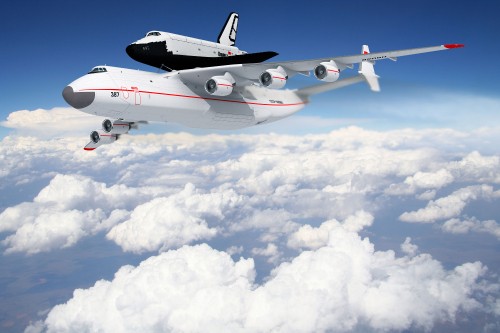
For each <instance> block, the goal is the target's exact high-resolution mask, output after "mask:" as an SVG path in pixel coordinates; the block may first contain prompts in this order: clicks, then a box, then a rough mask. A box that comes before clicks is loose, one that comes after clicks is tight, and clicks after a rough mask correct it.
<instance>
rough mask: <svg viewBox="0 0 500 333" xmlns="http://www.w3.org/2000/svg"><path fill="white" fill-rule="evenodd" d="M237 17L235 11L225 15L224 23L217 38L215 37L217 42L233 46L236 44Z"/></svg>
mask: <svg viewBox="0 0 500 333" xmlns="http://www.w3.org/2000/svg"><path fill="white" fill-rule="evenodd" d="M238 17H239V15H238V14H237V13H234V12H233V13H231V14H229V16H228V17H227V20H226V23H225V24H224V26H223V27H222V30H221V31H220V34H219V38H217V43H219V44H222V45H227V46H234V45H235V44H236V31H237V29H238Z"/></svg>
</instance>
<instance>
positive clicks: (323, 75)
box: [314, 61, 340, 82]
mask: <svg viewBox="0 0 500 333" xmlns="http://www.w3.org/2000/svg"><path fill="white" fill-rule="evenodd" d="M314 76H316V78H317V79H318V80H321V81H325V82H334V81H337V80H338V79H339V76H340V70H339V68H338V67H337V65H336V64H335V63H334V62H333V61H330V62H322V63H320V64H319V65H318V66H316V68H314Z"/></svg>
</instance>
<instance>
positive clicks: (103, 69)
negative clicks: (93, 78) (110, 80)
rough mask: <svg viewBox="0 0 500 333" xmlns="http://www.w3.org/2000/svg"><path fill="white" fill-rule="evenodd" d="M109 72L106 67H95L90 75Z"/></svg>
mask: <svg viewBox="0 0 500 333" xmlns="http://www.w3.org/2000/svg"><path fill="white" fill-rule="evenodd" d="M107 71H108V70H107V69H106V67H94V68H92V70H91V71H90V72H89V74H94V73H104V72H107Z"/></svg>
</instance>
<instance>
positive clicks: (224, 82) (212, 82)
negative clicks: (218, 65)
mask: <svg viewBox="0 0 500 333" xmlns="http://www.w3.org/2000/svg"><path fill="white" fill-rule="evenodd" d="M205 90H206V91H207V93H209V94H210V95H214V96H227V95H229V94H231V93H232V92H233V83H231V81H229V80H228V79H227V78H226V77H225V76H213V77H212V78H210V79H208V80H207V82H205Z"/></svg>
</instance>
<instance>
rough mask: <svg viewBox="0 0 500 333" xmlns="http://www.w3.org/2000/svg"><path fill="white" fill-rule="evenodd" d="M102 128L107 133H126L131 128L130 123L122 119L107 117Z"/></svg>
mask: <svg viewBox="0 0 500 333" xmlns="http://www.w3.org/2000/svg"><path fill="white" fill-rule="evenodd" d="M102 129H103V131H104V132H106V133H107V134H125V133H127V132H128V131H129V130H130V123H127V122H126V121H121V120H115V121H113V122H111V120H109V119H106V120H104V121H103V122H102Z"/></svg>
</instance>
